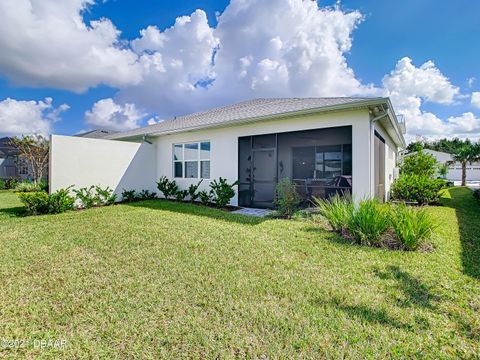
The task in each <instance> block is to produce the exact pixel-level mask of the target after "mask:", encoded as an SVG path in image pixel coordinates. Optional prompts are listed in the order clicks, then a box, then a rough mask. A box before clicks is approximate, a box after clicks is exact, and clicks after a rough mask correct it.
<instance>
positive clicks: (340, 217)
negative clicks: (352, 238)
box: [313, 194, 355, 233]
mask: <svg viewBox="0 0 480 360" xmlns="http://www.w3.org/2000/svg"><path fill="white" fill-rule="evenodd" d="M313 202H314V204H315V207H316V208H317V209H318V211H319V213H320V215H322V216H323V217H324V218H326V219H327V221H328V223H329V224H330V226H331V227H332V229H333V230H335V231H337V232H339V233H342V232H343V231H344V230H345V229H347V227H348V223H349V221H350V219H351V217H352V215H353V211H354V210H355V206H354V203H353V201H352V198H351V197H350V196H344V197H342V196H340V195H338V194H335V195H334V196H332V197H330V199H328V200H327V199H318V198H315V197H314V198H313Z"/></svg>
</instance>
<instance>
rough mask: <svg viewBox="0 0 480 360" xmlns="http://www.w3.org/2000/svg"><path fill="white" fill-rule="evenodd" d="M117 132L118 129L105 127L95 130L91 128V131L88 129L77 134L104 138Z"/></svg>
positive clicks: (92, 137)
mask: <svg viewBox="0 0 480 360" xmlns="http://www.w3.org/2000/svg"><path fill="white" fill-rule="evenodd" d="M116 133H118V131H113V130H105V129H95V130H90V131H86V132H83V133H80V134H77V135H75V136H79V137H84V138H90V139H103V138H105V137H106V136H108V135H113V134H116Z"/></svg>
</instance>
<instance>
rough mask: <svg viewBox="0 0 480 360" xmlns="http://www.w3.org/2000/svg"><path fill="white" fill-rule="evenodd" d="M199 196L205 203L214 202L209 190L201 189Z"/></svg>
mask: <svg viewBox="0 0 480 360" xmlns="http://www.w3.org/2000/svg"><path fill="white" fill-rule="evenodd" d="M198 197H199V198H200V201H201V202H202V204H203V205H210V204H211V203H212V194H211V193H210V192H209V191H205V190H202V191H200V192H199V193H198Z"/></svg>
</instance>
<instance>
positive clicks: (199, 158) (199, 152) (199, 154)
mask: <svg viewBox="0 0 480 360" xmlns="http://www.w3.org/2000/svg"><path fill="white" fill-rule="evenodd" d="M202 143H208V144H209V145H210V151H209V157H208V158H202V150H201V144H202ZM191 144H196V145H197V158H196V159H188V160H186V159H185V145H191ZM176 146H182V159H181V160H175V147H176ZM211 153H212V142H211V141H210V140H200V141H189V142H184V143H175V144H173V145H172V178H173V179H197V180H198V179H205V180H210V178H211V172H212V167H211V164H212V160H211V158H212V156H211ZM195 161H196V162H197V176H196V177H186V176H185V173H186V166H185V163H186V162H195ZM202 161H208V162H209V163H210V171H209V177H208V178H202V177H201V174H202ZM175 163H181V164H182V176H181V177H178V176H175Z"/></svg>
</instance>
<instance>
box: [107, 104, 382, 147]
mask: <svg viewBox="0 0 480 360" xmlns="http://www.w3.org/2000/svg"><path fill="white" fill-rule="evenodd" d="M387 102H388V103H389V99H388V98H374V99H370V100H362V101H357V102H351V103H346V104H337V105H331V106H322V107H318V108H311V109H305V110H298V111H289V112H284V113H278V114H271V115H264V116H258V117H253V118H245V119H238V120H233V121H228V122H220V123H217V124H208V125H199V126H192V127H188V128H183V129H177V130H167V131H152V132H145V133H140V134H135V135H131V136H128V135H127V136H124V137H122V136H120V135H121V134H114V135H112V136H109V137H105V138H106V139H110V140H136V139H142V138H143V137H144V136H145V135H148V136H162V135H168V134H176V133H180V132H189V131H195V130H202V129H211V128H220V127H229V126H236V125H239V124H245V123H250V122H258V121H266V120H272V119H278V118H288V117H293V116H301V115H309V114H315V113H325V112H332V111H343V110H355V109H361V108H368V107H370V106H374V105H379V104H385V103H387ZM390 106H391V104H390ZM115 135H117V136H115Z"/></svg>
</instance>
